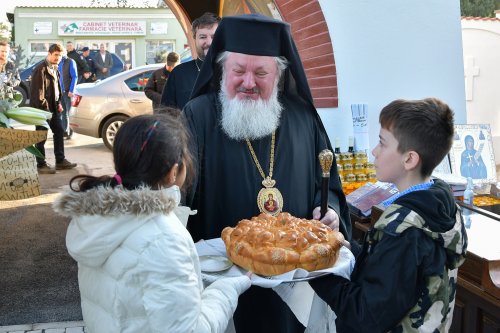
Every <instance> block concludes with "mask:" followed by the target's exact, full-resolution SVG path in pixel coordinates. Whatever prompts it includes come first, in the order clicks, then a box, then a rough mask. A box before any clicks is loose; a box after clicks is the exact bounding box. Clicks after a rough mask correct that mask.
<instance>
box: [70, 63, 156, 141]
mask: <svg viewBox="0 0 500 333" xmlns="http://www.w3.org/2000/svg"><path fill="white" fill-rule="evenodd" d="M162 66H164V65H163V64H154V65H146V66H140V67H137V68H132V69H130V70H128V71H125V72H122V73H119V74H116V75H114V76H112V77H109V78H107V79H104V80H102V81H97V82H93V83H82V84H79V85H77V86H76V88H75V91H74V96H73V98H72V101H71V110H70V112H69V122H70V126H71V128H72V129H73V131H74V132H76V133H79V134H83V135H88V136H92V137H95V138H102V141H104V144H105V145H106V147H108V148H109V149H112V148H113V141H114V138H115V135H116V132H117V131H118V129H119V128H120V126H121V125H122V124H123V122H125V121H126V120H127V119H128V118H130V117H134V116H137V115H141V114H148V113H149V114H151V113H153V106H152V103H151V100H150V99H148V98H147V97H146V95H145V94H144V88H145V87H146V83H147V80H148V79H149V77H150V76H151V74H152V73H153V72H154V71H155V70H157V69H158V68H161V67H162Z"/></svg>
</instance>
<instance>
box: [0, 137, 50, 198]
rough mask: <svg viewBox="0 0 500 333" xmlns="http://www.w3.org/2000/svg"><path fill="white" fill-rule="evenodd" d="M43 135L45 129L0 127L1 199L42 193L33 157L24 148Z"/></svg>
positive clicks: (41, 138)
mask: <svg viewBox="0 0 500 333" xmlns="http://www.w3.org/2000/svg"><path fill="white" fill-rule="evenodd" d="M46 138H47V131H27V130H19V129H12V128H0V201H6V200H19V199H26V198H32V197H36V196H39V195H40V194H41V191H40V182H39V179H38V170H37V167H36V158H35V156H34V155H33V154H31V153H28V152H27V151H26V150H25V149H24V148H26V147H28V146H31V145H33V144H35V143H37V142H40V141H43V140H46Z"/></svg>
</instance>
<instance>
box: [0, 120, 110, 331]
mask: <svg viewBox="0 0 500 333" xmlns="http://www.w3.org/2000/svg"><path fill="white" fill-rule="evenodd" d="M17 128H26V129H30V128H29V127H24V126H17ZM51 137H52V135H51V134H50V133H49V140H48V141H47V144H46V149H47V160H48V162H49V163H50V164H52V165H54V164H55V162H54V156H53V150H52V139H51ZM65 148H66V149H65V150H66V158H67V159H68V160H70V161H72V162H76V163H78V167H77V168H76V169H74V170H63V171H58V172H57V173H56V174H54V175H40V177H39V178H40V185H41V190H42V195H41V196H39V197H37V198H32V199H25V200H17V201H0V221H2V224H0V229H1V230H2V232H0V234H1V235H0V238H1V239H2V242H1V244H0V261H1V262H2V267H0V272H1V273H2V276H0V279H1V278H3V279H4V280H2V286H1V287H0V290H1V291H0V294H2V295H3V296H4V299H2V303H3V304H0V309H1V311H0V333H7V332H9V333H21V332H22V333H24V332H32V333H35V332H36V333H77V332H78V333H80V332H85V330H84V327H83V322H82V321H81V310H80V308H79V294H78V286H77V281H76V264H75V263H74V262H71V260H72V259H71V258H68V257H69V256H67V253H64V254H61V253H62V252H64V250H65V245H64V233H65V228H66V225H67V221H62V220H61V219H63V218H62V217H59V218H58V217H57V216H55V215H54V213H53V212H52V211H51V203H52V201H53V200H54V198H55V197H56V196H57V194H58V193H59V192H60V191H61V190H62V188H63V187H65V186H67V184H68V183H69V180H70V179H71V177H73V176H75V175H77V174H92V175H103V174H113V173H114V169H113V162H112V155H111V152H110V151H109V150H108V149H107V148H106V147H105V146H104V145H103V143H102V140H100V139H95V138H90V137H87V136H82V135H78V134H75V135H74V137H73V139H72V140H65ZM16 221H19V223H16ZM4 222H6V223H4ZM51 223H53V227H51V225H50V224H51ZM8 232H10V234H8ZM7 238H8V239H7ZM57 251H59V253H57ZM51 260H52V261H51ZM19 266H22V268H21V269H19V270H18V271H15V272H12V269H10V270H9V267H10V268H12V267H14V268H16V267H19ZM6 267H7V268H6ZM50 267H53V268H52V269H51V268H50ZM47 269H51V271H50V272H47ZM9 274H10V275H11V276H12V277H11V278H10V279H9V278H7V277H5V276H6V275H9ZM68 280H71V281H68ZM2 295H0V297H2ZM5 297H7V299H5ZM54 300H57V301H58V302H59V304H54ZM23 302H24V303H23ZM23 304H24V305H23ZM40 318H41V319H40ZM68 319H69V320H70V321H67V320H68ZM1 325H3V326H1Z"/></svg>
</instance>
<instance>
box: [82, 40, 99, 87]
mask: <svg viewBox="0 0 500 333" xmlns="http://www.w3.org/2000/svg"><path fill="white" fill-rule="evenodd" d="M82 56H83V58H84V59H85V61H86V62H87V66H89V71H90V72H89V77H88V78H87V79H85V81H84V82H94V81H95V80H96V77H95V66H94V59H92V57H91V56H90V49H89V48H88V47H87V46H85V47H84V48H82Z"/></svg>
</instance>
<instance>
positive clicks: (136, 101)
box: [130, 98, 144, 103]
mask: <svg viewBox="0 0 500 333" xmlns="http://www.w3.org/2000/svg"><path fill="white" fill-rule="evenodd" d="M130 103H144V101H143V100H142V99H136V98H133V99H131V100H130Z"/></svg>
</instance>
